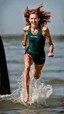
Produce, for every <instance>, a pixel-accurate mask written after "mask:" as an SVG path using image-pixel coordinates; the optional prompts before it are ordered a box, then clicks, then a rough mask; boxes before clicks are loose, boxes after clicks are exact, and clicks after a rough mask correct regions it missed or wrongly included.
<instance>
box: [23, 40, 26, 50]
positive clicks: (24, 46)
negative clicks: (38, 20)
mask: <svg viewBox="0 0 64 114" xmlns="http://www.w3.org/2000/svg"><path fill="white" fill-rule="evenodd" d="M22 48H23V49H24V50H26V45H25V44H24V41H22Z"/></svg>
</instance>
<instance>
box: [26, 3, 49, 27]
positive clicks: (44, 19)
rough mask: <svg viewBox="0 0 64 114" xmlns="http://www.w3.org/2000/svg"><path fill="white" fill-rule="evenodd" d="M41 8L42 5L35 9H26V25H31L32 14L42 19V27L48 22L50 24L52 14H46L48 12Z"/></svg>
mask: <svg viewBox="0 0 64 114" xmlns="http://www.w3.org/2000/svg"><path fill="white" fill-rule="evenodd" d="M41 7H43V5H42V4H41V5H39V6H38V7H37V8H35V9H31V10H29V9H28V7H27V8H26V9H25V11H24V17H25V21H26V25H30V22H29V16H30V15H31V14H34V13H35V14H37V15H38V17H39V18H40V25H45V24H47V23H48V22H50V17H51V15H50V12H46V11H43V10H40V8H41Z"/></svg>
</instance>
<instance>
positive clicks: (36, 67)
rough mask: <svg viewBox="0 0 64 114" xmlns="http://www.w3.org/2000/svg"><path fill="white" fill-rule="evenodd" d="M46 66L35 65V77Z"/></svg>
mask: <svg viewBox="0 0 64 114" xmlns="http://www.w3.org/2000/svg"><path fill="white" fill-rule="evenodd" d="M43 66H44V64H40V65H39V64H34V75H39V74H40V73H41V70H42V68H43Z"/></svg>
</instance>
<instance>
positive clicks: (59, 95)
mask: <svg viewBox="0 0 64 114" xmlns="http://www.w3.org/2000/svg"><path fill="white" fill-rule="evenodd" d="M2 40H3V44H4V48H5V53H6V59H7V66H8V72H9V79H10V86H11V91H12V95H11V96H0V114H64V62H63V61H64V48H63V47H64V37H62V36H54V37H52V40H53V43H54V47H55V49H54V57H53V58H48V57H47V53H48V50H49V47H48V44H47V42H46V46H45V51H46V62H45V65H44V68H43V70H42V73H41V77H40V79H39V80H38V81H35V80H34V79H32V77H31V86H30V90H31V93H30V95H33V96H31V100H32V101H31V102H30V103H27V104H23V103H22V101H21V100H22V97H23V94H21V92H22V88H23V87H22V86H23V80H22V78H23V75H22V73H23V69H24V64H23V54H24V50H23V49H22V47H21V41H22V37H21V38H19V37H18V38H15V37H13V38H8V37H6V38H2ZM31 76H32V74H31ZM19 80H20V81H19ZM43 84H44V85H43ZM47 87H48V88H47ZM34 90H35V91H34ZM32 92H33V93H32ZM45 95H46V96H45ZM20 96H21V100H20ZM36 96H38V97H37V98H36ZM47 96H48V97H47Z"/></svg>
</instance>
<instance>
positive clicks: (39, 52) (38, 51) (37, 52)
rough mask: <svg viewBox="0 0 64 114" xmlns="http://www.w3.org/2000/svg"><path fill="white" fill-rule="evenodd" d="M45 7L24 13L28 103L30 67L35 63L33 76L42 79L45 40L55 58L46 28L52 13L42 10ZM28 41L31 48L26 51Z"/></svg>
mask: <svg viewBox="0 0 64 114" xmlns="http://www.w3.org/2000/svg"><path fill="white" fill-rule="evenodd" d="M42 6H43V5H42V4H41V5H39V6H38V7H37V8H35V9H32V10H29V9H28V8H26V9H25V11H24V17H25V20H26V26H25V27H24V41H22V48H23V49H24V50H25V55H24V89H25V98H24V102H25V103H26V102H27V101H28V100H29V82H30V77H29V71H30V66H31V65H32V63H34V71H33V75H34V77H35V78H36V79H38V78H39V77H40V73H41V70H42V68H43V66H44V63H45V52H44V46H45V40H46V39H47V41H48V43H49V48H50V49H49V53H48V57H53V56H54V55H53V49H54V46H53V43H52V40H51V36H50V32H49V29H48V28H47V27H46V26H45V24H47V22H49V19H50V13H49V12H45V11H42V10H40V8H41V7H42ZM27 39H28V41H29V46H28V48H27V49H26V44H27Z"/></svg>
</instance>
